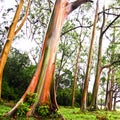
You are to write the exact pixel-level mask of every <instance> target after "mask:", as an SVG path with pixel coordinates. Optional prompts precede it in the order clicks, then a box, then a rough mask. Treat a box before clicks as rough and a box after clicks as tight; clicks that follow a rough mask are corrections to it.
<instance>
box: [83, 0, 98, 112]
mask: <svg viewBox="0 0 120 120" xmlns="http://www.w3.org/2000/svg"><path fill="white" fill-rule="evenodd" d="M97 20H98V0H97V3H96V11H95V18H94V25H93V31H92V38H91V43H90V50H89V57H88V65H87V70H86V76H85V83H84V89H83V94H82V102H81V110H82V111H84V110H86V106H87V93H88V84H89V76H90V68H91V62H92V54H93V43H94V39H95V33H96V24H97Z"/></svg>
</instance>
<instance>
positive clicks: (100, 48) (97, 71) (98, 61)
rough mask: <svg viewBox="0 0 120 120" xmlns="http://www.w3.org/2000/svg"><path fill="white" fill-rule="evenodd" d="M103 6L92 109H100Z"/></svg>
mask: <svg viewBox="0 0 120 120" xmlns="http://www.w3.org/2000/svg"><path fill="white" fill-rule="evenodd" d="M104 9H105V8H103V23H102V26H101V30H100V37H99V47H98V60H97V68H96V75H95V82H94V87H93V92H92V101H91V105H90V109H98V106H97V97H98V88H99V84H100V73H101V59H102V41H103V35H104V34H103V30H104V26H105V12H104Z"/></svg>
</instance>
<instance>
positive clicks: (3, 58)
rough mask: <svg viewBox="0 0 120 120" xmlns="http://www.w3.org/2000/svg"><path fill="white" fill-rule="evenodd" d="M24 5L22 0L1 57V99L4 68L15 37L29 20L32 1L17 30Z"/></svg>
mask: <svg viewBox="0 0 120 120" xmlns="http://www.w3.org/2000/svg"><path fill="white" fill-rule="evenodd" d="M23 4H24V0H20V3H19V5H18V7H17V10H16V13H15V15H14V18H13V21H12V24H11V25H10V28H9V31H8V36H7V41H6V43H5V45H4V48H3V50H2V54H1V56H0V99H1V92H2V91H1V90H2V75H3V70H4V67H5V64H6V61H7V58H8V54H9V51H10V48H11V44H12V40H13V38H14V37H15V35H16V34H17V33H18V31H19V30H20V29H21V27H22V26H23V24H24V22H25V20H26V18H27V15H28V10H29V7H30V0H28V6H27V9H26V14H25V16H24V17H23V20H22V22H21V24H20V25H19V27H18V28H17V30H16V26H17V23H18V20H19V17H20V12H21V10H22V7H23Z"/></svg>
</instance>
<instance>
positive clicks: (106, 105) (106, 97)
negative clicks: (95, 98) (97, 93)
mask: <svg viewBox="0 0 120 120" xmlns="http://www.w3.org/2000/svg"><path fill="white" fill-rule="evenodd" d="M110 72H111V69H110V68H109V71H108V78H107V86H106V96H105V110H108V98H109V92H108V91H109V81H110Z"/></svg>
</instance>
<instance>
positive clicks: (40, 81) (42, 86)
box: [7, 0, 92, 116]
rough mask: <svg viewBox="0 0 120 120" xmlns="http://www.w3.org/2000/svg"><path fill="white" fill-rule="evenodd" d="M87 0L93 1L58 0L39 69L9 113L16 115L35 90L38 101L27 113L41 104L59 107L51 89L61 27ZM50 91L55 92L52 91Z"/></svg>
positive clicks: (51, 107) (52, 107)
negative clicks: (72, 0)
mask: <svg viewBox="0 0 120 120" xmlns="http://www.w3.org/2000/svg"><path fill="white" fill-rule="evenodd" d="M86 2H92V0H76V1H74V2H71V3H69V2H68V0H56V2H55V5H54V9H53V12H52V15H51V19H50V22H49V25H48V29H47V32H46V36H45V40H44V44H43V49H42V55H41V58H40V61H39V63H38V67H37V70H36V72H35V74H34V76H33V78H32V80H31V82H30V84H29V86H28V88H27V90H26V92H25V93H24V95H23V96H22V97H21V99H20V100H19V101H18V103H17V104H16V105H15V106H14V108H13V109H12V110H11V111H9V112H8V113H7V115H9V116H11V115H14V113H15V112H16V110H17V107H18V106H19V105H20V103H22V102H24V100H25V98H26V96H27V94H29V93H34V92H35V90H36V92H37V94H38V102H36V103H34V104H33V105H32V106H31V110H30V111H29V112H28V113H27V115H31V114H33V113H34V110H35V108H36V106H39V105H40V106H42V105H48V106H49V107H50V110H53V111H54V110H55V109H56V108H57V106H56V105H55V101H56V100H55V98H54V96H55V95H54V90H51V89H53V83H54V79H53V77H54V69H55V59H56V49H57V45H58V41H59V38H60V34H61V29H62V26H63V23H64V21H65V19H66V18H67V16H68V15H69V14H70V13H71V12H72V11H73V10H75V9H76V8H77V7H79V6H80V5H81V4H84V3H86ZM36 88H37V89H36ZM50 91H53V92H52V93H51V92H50Z"/></svg>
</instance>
